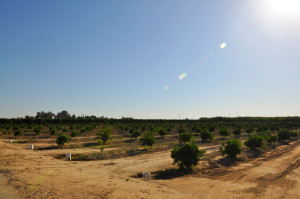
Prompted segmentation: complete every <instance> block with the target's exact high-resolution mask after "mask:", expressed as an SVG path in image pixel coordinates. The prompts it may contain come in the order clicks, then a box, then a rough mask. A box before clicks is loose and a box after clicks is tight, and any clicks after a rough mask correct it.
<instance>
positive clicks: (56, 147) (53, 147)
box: [36, 146, 59, 150]
mask: <svg viewBox="0 0 300 199" xmlns="http://www.w3.org/2000/svg"><path fill="white" fill-rule="evenodd" d="M58 148H59V146H48V147H41V148H37V149H36V150H53V149H58Z"/></svg>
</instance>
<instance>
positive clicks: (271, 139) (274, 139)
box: [264, 135, 278, 144]
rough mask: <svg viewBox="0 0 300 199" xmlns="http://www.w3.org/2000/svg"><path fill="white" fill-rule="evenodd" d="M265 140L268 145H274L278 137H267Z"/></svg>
mask: <svg viewBox="0 0 300 199" xmlns="http://www.w3.org/2000/svg"><path fill="white" fill-rule="evenodd" d="M264 138H265V140H266V141H267V142H268V143H269V144H272V143H275V142H277V140H278V135H267V136H265V137H264Z"/></svg>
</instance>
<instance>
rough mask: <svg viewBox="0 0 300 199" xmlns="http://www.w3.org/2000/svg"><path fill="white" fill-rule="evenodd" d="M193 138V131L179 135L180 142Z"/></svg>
mask: <svg viewBox="0 0 300 199" xmlns="http://www.w3.org/2000/svg"><path fill="white" fill-rule="evenodd" d="M191 139H192V134H191V133H181V134H180V135H179V142H180V143H184V142H189V141H191Z"/></svg>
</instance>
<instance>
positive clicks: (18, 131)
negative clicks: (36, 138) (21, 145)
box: [14, 129, 23, 137]
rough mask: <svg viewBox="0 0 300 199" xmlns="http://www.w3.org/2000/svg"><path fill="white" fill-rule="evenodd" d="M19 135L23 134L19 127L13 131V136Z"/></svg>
mask: <svg viewBox="0 0 300 199" xmlns="http://www.w3.org/2000/svg"><path fill="white" fill-rule="evenodd" d="M21 135H23V132H22V131H21V130H20V129H18V130H15V131H14V136H15V137H17V136H21Z"/></svg>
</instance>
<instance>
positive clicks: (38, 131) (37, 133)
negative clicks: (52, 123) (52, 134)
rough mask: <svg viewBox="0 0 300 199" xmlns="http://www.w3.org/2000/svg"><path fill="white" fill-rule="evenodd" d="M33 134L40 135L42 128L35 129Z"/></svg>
mask: <svg viewBox="0 0 300 199" xmlns="http://www.w3.org/2000/svg"><path fill="white" fill-rule="evenodd" d="M34 132H35V134H36V136H38V135H40V134H41V132H42V127H41V126H37V127H35V128H34Z"/></svg>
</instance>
